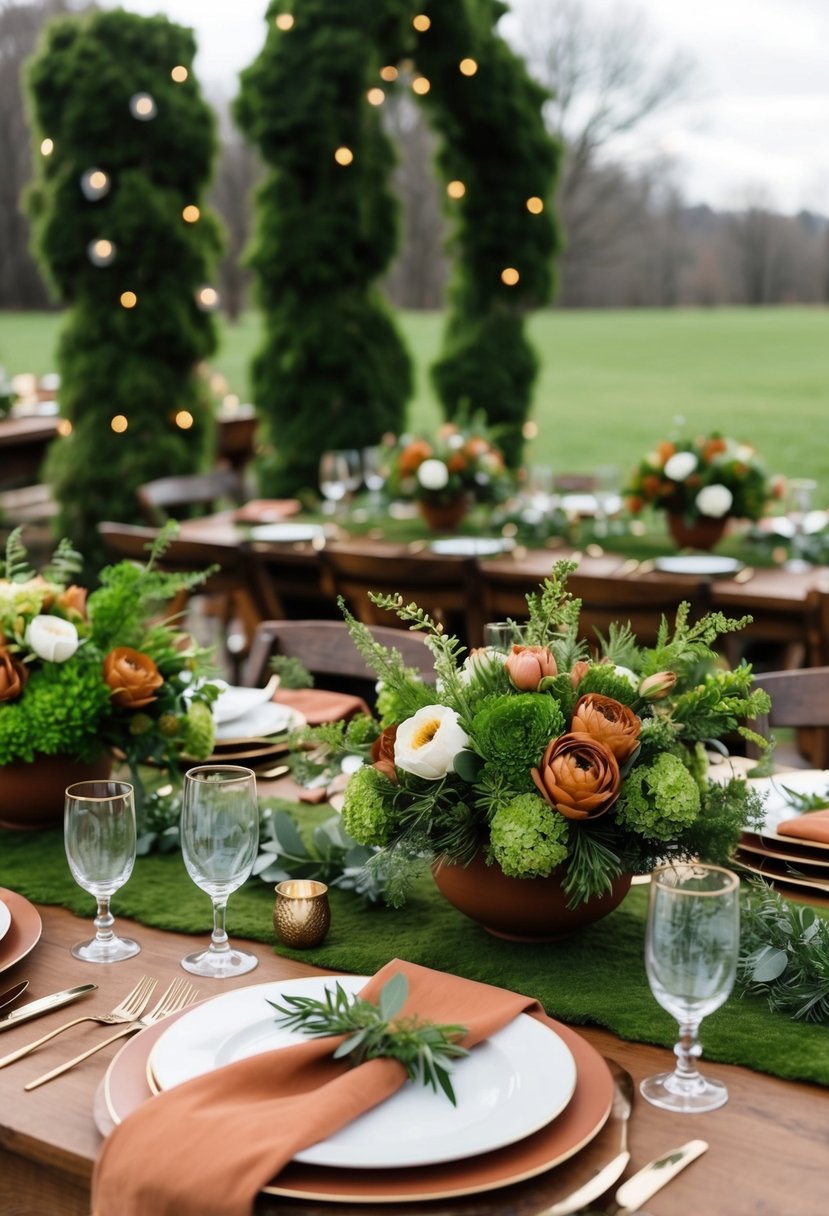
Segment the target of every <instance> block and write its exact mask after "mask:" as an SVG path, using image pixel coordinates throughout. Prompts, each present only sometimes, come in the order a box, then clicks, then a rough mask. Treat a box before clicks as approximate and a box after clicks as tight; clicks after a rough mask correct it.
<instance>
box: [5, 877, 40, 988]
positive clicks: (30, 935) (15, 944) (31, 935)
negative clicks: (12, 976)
mask: <svg viewBox="0 0 829 1216" xmlns="http://www.w3.org/2000/svg"><path fill="white" fill-rule="evenodd" d="M0 899H2V901H3V903H4V904H5V905H6V907H7V908H8V910H9V915H10V916H11V924H10V925H9V927H8V930H7V931H6V933H5V935H4V937H3V940H2V941H0V971H5V970H6V969H7V968H8V967H13V966H14V964H15V963H19V962H20V960H21V959H22V958H25V957H26V955H27V954H28V953H29V951H30V950H34V948H35V946H36V945H37V943H38V942H39V941H40V935H41V933H42V932H43V922H42V921H41V919H40V913H39V912H38V910H37V908H36V907H35V906H34V904H31V903H29V901H28V899H26V898H25V897H24V896H22V895H18V894H17V892H16V891H9V890H7V889H6V887H0Z"/></svg>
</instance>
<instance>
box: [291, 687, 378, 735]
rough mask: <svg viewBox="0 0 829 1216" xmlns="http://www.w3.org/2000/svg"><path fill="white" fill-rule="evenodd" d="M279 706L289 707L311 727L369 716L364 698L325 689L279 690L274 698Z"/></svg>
mask: <svg viewBox="0 0 829 1216" xmlns="http://www.w3.org/2000/svg"><path fill="white" fill-rule="evenodd" d="M273 699H274V701H276V702H277V703H278V704H279V705H289V706H290V707H291V709H295V710H297V712H298V713H301V714H302V716H303V717H304V718H305V721H306V722H307V723H308V725H309V726H319V725H320V724H321V723H322V722H347V721H348V720H349V718H353V717H354V716H355V715H356V714H367V713H369V708H368V706H367V705H366V703H365V701H364V700H363V698H362V697H353V696H351V694H350V693H347V692H328V691H327V690H326V689H324V688H285V689H282V688H278V689H277V690H276V692H275V693H274V697H273Z"/></svg>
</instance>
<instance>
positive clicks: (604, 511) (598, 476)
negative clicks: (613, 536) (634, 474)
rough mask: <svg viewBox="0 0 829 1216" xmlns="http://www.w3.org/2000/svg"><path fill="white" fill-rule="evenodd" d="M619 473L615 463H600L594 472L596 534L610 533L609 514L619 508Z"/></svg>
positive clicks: (605, 534) (606, 534) (604, 534)
mask: <svg viewBox="0 0 829 1216" xmlns="http://www.w3.org/2000/svg"><path fill="white" fill-rule="evenodd" d="M621 484H622V483H621V473H620V471H619V466H618V465H617V464H600V465H599V467H598V468H597V469H596V471H595V473H594V488H593V496H594V498H595V499H596V535H597V536H609V535H610V516H611V514H612V513H613V512H614V511H617V510H618V509H619V491H620V488H621Z"/></svg>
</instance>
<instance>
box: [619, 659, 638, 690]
mask: <svg viewBox="0 0 829 1216" xmlns="http://www.w3.org/2000/svg"><path fill="white" fill-rule="evenodd" d="M613 671H614V674H615V675H617V676H621V677H622V679H623V680H627V682H628V683H629V684H630V686H631V687H632V688H638V687H639V677H638V676H637V675H636V674H635V673H634V672H632V671H631V670H630V668H629V667H622V665H621V664H620V663H617V664H616V666H615V667H614V668H613Z"/></svg>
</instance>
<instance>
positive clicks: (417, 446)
mask: <svg viewBox="0 0 829 1216" xmlns="http://www.w3.org/2000/svg"><path fill="white" fill-rule="evenodd" d="M431 455H432V447H431V444H429V443H427V442H426V440H425V439H414V440H413V441H412V442H411V443H410V444H407V446H406V447H405V448H404V449H403V451H402V452H401V453H400V456H399V458H398V462H397V464H398V468H399V470H400V474H401V476H402V477H406V476H409V475H411V474H412V473H416V472H417V470H418V469H419V468H420V466H421V465H422V464H423V461H424V460H428V459H429V457H430V456H431Z"/></svg>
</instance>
